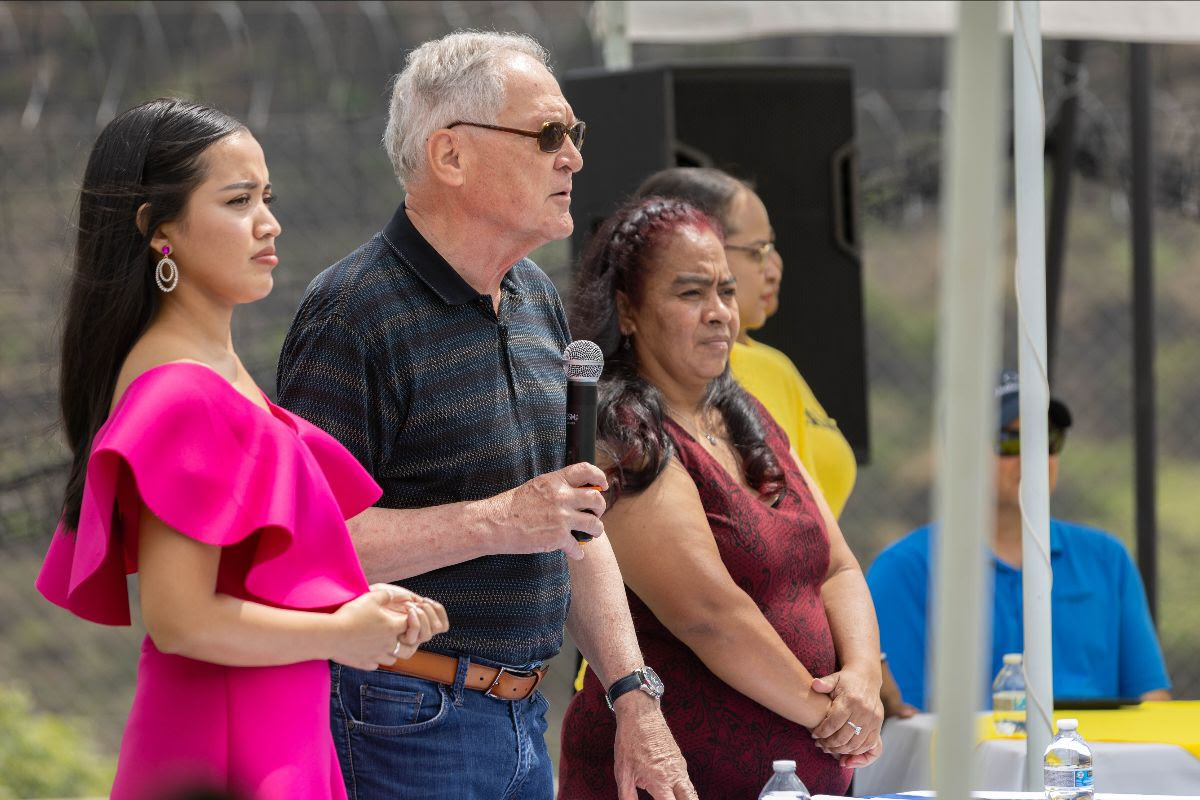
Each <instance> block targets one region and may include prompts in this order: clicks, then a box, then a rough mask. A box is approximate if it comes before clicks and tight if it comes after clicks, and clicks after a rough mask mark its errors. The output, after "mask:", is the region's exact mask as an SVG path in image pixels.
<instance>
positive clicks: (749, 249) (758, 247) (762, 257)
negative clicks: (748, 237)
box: [725, 241, 776, 266]
mask: <svg viewBox="0 0 1200 800" xmlns="http://www.w3.org/2000/svg"><path fill="white" fill-rule="evenodd" d="M725 249H726V250H737V251H739V252H742V253H749V254H750V255H751V256H752V257H753V258H754V260H755V261H757V262H758V264H759V266H762V265H763V264H766V263H767V259H768V258H770V257H771V253H774V252H776V250H775V242H773V241H771V242H755V243H753V244H726V245H725Z"/></svg>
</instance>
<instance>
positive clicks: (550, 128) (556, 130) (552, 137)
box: [446, 120, 587, 153]
mask: <svg viewBox="0 0 1200 800" xmlns="http://www.w3.org/2000/svg"><path fill="white" fill-rule="evenodd" d="M458 125H469V126H471V127H472V128H487V129H488V130H489V131H503V132H504V133H515V134H517V135H518V136H528V137H529V138H530V139H537V143H538V149H539V150H541V151H542V152H543V153H557V152H558V151H559V150H561V149H562V146H563V142H565V141H566V140H567V137H568V136H569V137H571V141H572V142H573V143H574V144H575V149H576V150H582V149H583V135H584V133H586V132H587V124H586V123H584V121H583V120H578V121H576V123H575V124H574V125H568V124H567V123H565V122H547V123H544V124H543V125H542V129H541V130H540V131H523V130H521V129H520V128H505V127H504V126H503V125H485V124H484V123H482V122H462V121H459V122H452V123H450V124H449V125H447V126H446V127H447V128H453V127H456V126H458Z"/></svg>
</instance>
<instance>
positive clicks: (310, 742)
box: [37, 362, 380, 800]
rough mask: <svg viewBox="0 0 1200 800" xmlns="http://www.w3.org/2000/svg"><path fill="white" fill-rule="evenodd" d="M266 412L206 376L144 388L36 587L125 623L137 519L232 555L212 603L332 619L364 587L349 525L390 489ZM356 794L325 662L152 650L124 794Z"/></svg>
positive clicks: (186, 368)
mask: <svg viewBox="0 0 1200 800" xmlns="http://www.w3.org/2000/svg"><path fill="white" fill-rule="evenodd" d="M268 405H269V408H270V410H269V412H268V411H266V410H264V409H262V408H260V407H259V406H256V405H255V404H254V403H252V402H250V401H249V400H248V399H246V398H245V397H244V396H243V395H241V394H240V393H239V392H238V391H237V390H236V389H235V388H234V387H233V386H232V385H231V384H230V383H228V382H227V381H226V380H225V379H224V378H222V377H221V376H220V375H218V374H217V373H216V372H214V371H213V370H211V369H209V368H208V367H205V366H203V365H200V364H194V363H182V362H176V363H171V364H164V365H161V366H158V367H155V368H154V369H151V370H148V371H147V372H145V373H143V374H142V375H140V376H139V377H138V378H137V379H136V380H134V381H133V383H131V384H130V385H129V387H128V389H126V391H125V394H124V395H123V396H122V397H121V399H120V401H119V402H118V404H117V407H116V408H115V409H113V412H112V414H111V415H110V417H109V419H108V421H107V422H105V424H104V425H103V427H101V428H100V430H99V432H97V434H96V437H95V440H94V443H93V448H92V454H91V457H90V459H89V462H88V469H87V478H86V483H85V485H84V496H83V508H82V512H81V514H80V518H79V527H78V529H77V530H75V531H71V530H69V529H67V528H66V527H64V526H63V525H61V524H60V526H59V528H58V530H57V531H55V533H54V539H53V541H52V542H51V544H50V550H49V553H48V554H47V555H46V560H45V563H44V564H43V565H42V570H41V574H40V575H39V576H38V579H37V587H38V589H39V590H40V591H41V592H42V594H44V595H45V596H46V598H47V599H49V600H50V601H51V602H53V603H56V604H58V605H60V606H62V607H63V608H66V609H68V610H69V611H71V612H73V613H75V614H77V615H79V616H80V617H83V618H85V619H89V620H92V621H94V622H100V623H104V624H109V625H128V624H130V616H129V597H128V591H127V588H126V579H125V576H126V575H127V574H131V573H134V572H136V571H137V542H138V535H137V534H138V520H139V514H140V508H141V506H142V505H143V504H145V505H146V506H147V507H149V509H150V510H151V511H152V512H153V513H154V514H155V516H157V517H158V518H159V519H161V520H162V521H163V522H165V523H166V524H167V525H169V526H170V527H172V528H174V529H175V530H177V531H179V532H181V533H183V534H185V535H187V536H190V537H192V538H194V539H196V540H197V541H200V542H204V543H205V544H210V545H217V546H220V547H221V548H222V551H221V559H220V567H219V570H218V577H217V587H216V588H217V591H218V592H222V593H225V594H229V595H232V596H234V597H238V598H242V599H245V600H250V601H254V602H257V603H264V604H266V605H270V606H275V607H278V608H290V609H303V610H308V611H322V612H329V611H333V610H334V609H336V608H337V607H338V606H340V605H342V604H343V603H345V602H347V601H349V600H351V599H353V598H355V597H357V596H358V595H360V594H362V593H363V592H365V591H366V590H367V582H366V579H365V578H364V576H363V571H362V567H361V566H360V564H359V561H358V557H357V556H356V554H355V552H354V549H353V546H352V545H351V542H350V537H349V535H348V533H347V531H346V524H345V520H346V519H347V518H349V517H350V516H352V515H354V514H357V513H358V512H359V511H362V510H363V509H365V508H367V507H368V506H369V505H371V504H372V503H374V502H375V500H377V499H378V497H379V495H380V489H379V487H378V486H377V485H376V484H375V482H374V481H373V480H371V478H370V476H368V475H367V473H366V472H365V471H364V470H363V468H362V467H361V466H360V465H359V464H358V462H357V461H356V460H355V459H354V458H353V456H351V455H350V454H349V453H348V452H347V451H346V450H345V449H343V448H342V446H341V445H340V444H338V443H337V442H336V441H335V440H334V439H333V438H332V437H330V436H329V435H328V434H326V433H324V432H323V431H321V430H319V429H318V428H316V427H314V426H312V425H310V424H309V423H307V422H305V421H304V420H302V419H300V418H299V417H296V416H294V415H292V414H290V413H288V412H287V411H285V410H284V409H282V408H279V407H277V406H275V405H271V404H270V403H268ZM201 788H204V789H210V790H211V789H215V790H218V791H224V792H227V793H229V794H230V796H233V797H242V798H254V799H255V800H265V799H267V798H289V799H294V798H328V797H333V798H344V797H345V796H346V792H345V786H344V784H343V783H342V776H341V772H340V770H339V768H338V762H337V756H336V754H335V752H334V749H333V741H332V738H331V736H330V730H329V667H328V663H327V662H325V661H304V662H300V663H296V664H289V665H286V666H280V667H226V666H221V665H218V664H211V663H208V662H204V661H196V660H194V659H190V658H184V657H182V656H176V655H167V654H164V653H162V652H160V651H159V650H158V649H157V648H155V646H154V643H153V642H152V641H151V640H150V638H149V637H146V639H145V640H144V641H143V643H142V653H141V659H140V661H139V664H138V685H137V691H136V694H135V696H134V700H133V709H132V710H131V712H130V715H129V721H128V723H127V724H126V726H125V735H124V738H123V740H122V742H121V754H120V758H119V762H118V766H117V777H116V781H115V783H114V785H113V790H112V797H113V798H116V799H121V798H133V799H134V800H148V799H149V798H164V797H169V796H172V795H174V794H177V793H179V792H181V791H186V790H191V789H201Z"/></svg>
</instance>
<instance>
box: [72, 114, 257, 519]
mask: <svg viewBox="0 0 1200 800" xmlns="http://www.w3.org/2000/svg"><path fill="white" fill-rule="evenodd" d="M243 129H244V126H243V125H242V124H241V123H240V122H238V121H237V120H235V119H233V118H232V117H230V116H228V115H226V114H224V113H222V112H221V111H218V110H216V109H214V108H210V107H208V106H203V105H199V104H197V103H191V102H188V101H186V100H177V99H173V98H164V99H159V100H152V101H150V102H148V103H143V104H142V105H140V106H137V107H135V108H131V109H130V110H128V111H126V112H125V113H123V114H121V115H120V116H119V117H117V118H116V119H114V120H113V121H112V122H110V123H109V124H108V125H106V126H105V128H104V130H103V131H102V132H101V133H100V136H99V138H97V139H96V143H95V144H94V145H93V146H92V152H91V155H90V156H89V157H88V163H87V169H86V170H85V171H84V175H83V187H82V188H81V190H80V192H79V234H78V238H77V241H76V245H75V258H74V268H73V272H72V275H71V282H70V286H69V288H68V296H67V305H66V312H65V315H64V323H63V337H62V366H61V371H60V373H59V402H60V404H61V406H62V416H63V428H64V430H65V432H66V438H67V444H68V445H69V446H70V448H71V453H72V458H71V469H70V473H69V475H68V478H67V487H66V491H65V496H64V499H63V519H64V521H65V522H66V524H67V525H68V527H70V528H75V527H76V526H77V525H78V524H79V508H80V505H81V504H82V499H83V482H84V477H85V476H86V474H87V462H88V456H89V455H90V453H91V449H92V439H93V437H94V436H95V435H96V431H97V430H99V428H100V426H101V425H103V424H104V421H105V420H106V419H107V418H108V410H109V406H110V405H111V403H112V397H113V392H114V390H115V389H116V383H117V376H118V374H119V373H120V371H121V365H122V364H123V363H124V361H125V357H126V356H127V355H129V351H130V349H131V348H132V347H133V344H134V342H136V341H137V339H138V337H139V336H140V335H141V334H142V332H143V331H144V330H145V329H146V326H147V325H148V324H149V323H150V320H151V319H152V318H153V317H154V314H155V312H156V311H157V310H158V305H159V300H160V293H159V291H158V289H157V288H156V286H155V283H154V266H155V263H156V261H157V257H156V255H155V254H153V253H152V252H151V250H150V239H151V237H152V236H153V235H154V232H155V230H156V229H157V228H158V227H159V226H160V225H162V224H163V223H164V222H169V221H171V220H174V219H177V218H178V217H179V216H180V214H181V213H182V212H183V208H184V205H185V204H186V203H187V199H188V196H189V195H190V194H191V193H192V191H193V190H194V189H195V188H196V186H197V185H199V183H200V182H201V181H202V180H203V178H204V163H203V161H202V159H201V155H202V154H203V153H204V151H205V150H207V149H208V148H209V147H210V146H211V145H212V144H213V143H214V142H216V141H218V140H220V139H222V138H224V137H226V136H228V135H229V134H231V133H235V132H237V131H239V130H243ZM143 205H145V206H147V208H146V211H144V212H143V214H142V219H141V223H142V227H141V229H139V225H138V222H139V220H138V209H140V208H141V207H142V206H143ZM143 230H144V232H143Z"/></svg>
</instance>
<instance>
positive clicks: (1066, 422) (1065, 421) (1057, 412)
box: [996, 369, 1071, 430]
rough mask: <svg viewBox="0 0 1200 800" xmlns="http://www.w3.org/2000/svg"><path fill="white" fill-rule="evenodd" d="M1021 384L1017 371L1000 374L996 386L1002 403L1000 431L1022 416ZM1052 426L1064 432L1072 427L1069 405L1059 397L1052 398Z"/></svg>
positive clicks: (1007, 370)
mask: <svg viewBox="0 0 1200 800" xmlns="http://www.w3.org/2000/svg"><path fill="white" fill-rule="evenodd" d="M1019 384H1020V379H1019V378H1018V376H1017V371H1016V370H1012V369H1006V370H1004V371H1003V372H1001V373H1000V383H999V384H997V385H996V398H997V399H998V400H999V401H1000V430H1004V429H1005V428H1007V427H1008V426H1009V425H1011V424H1012V421H1013V420H1014V419H1016V418H1017V417H1019V416H1021V401H1020V392H1019V388H1020V385H1019ZM1050 424H1051V425H1053V426H1055V427H1058V428H1062V429H1063V430H1066V429H1067V428H1069V427H1071V412H1070V410H1069V409H1068V408H1067V404H1066V403H1064V402H1063V401H1062V400H1059V399H1058V398H1057V397H1051V398H1050Z"/></svg>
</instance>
